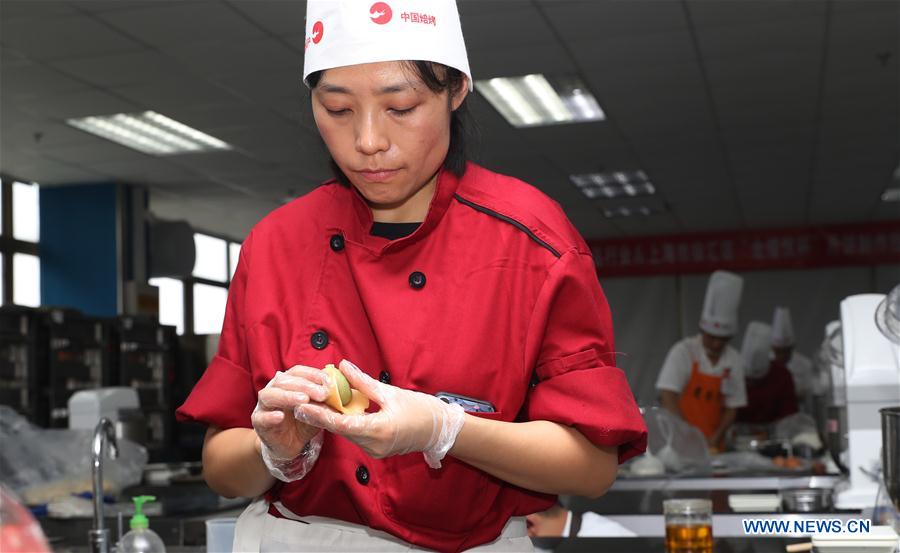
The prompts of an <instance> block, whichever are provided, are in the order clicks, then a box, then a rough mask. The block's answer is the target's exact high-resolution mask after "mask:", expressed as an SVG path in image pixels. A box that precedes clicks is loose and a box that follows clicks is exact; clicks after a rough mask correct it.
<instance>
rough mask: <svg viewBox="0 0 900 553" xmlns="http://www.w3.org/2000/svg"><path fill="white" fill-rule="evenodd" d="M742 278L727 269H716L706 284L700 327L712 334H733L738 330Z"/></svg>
mask: <svg viewBox="0 0 900 553" xmlns="http://www.w3.org/2000/svg"><path fill="white" fill-rule="evenodd" d="M743 290H744V279H743V278H741V277H739V276H737V275H736V274H734V273H729V272H727V271H716V272H714V273H713V274H712V275H710V277H709V284H707V285H706V298H705V299H704V301H703V313H702V314H701V315H700V329H701V330H702V331H704V332H706V333H707V334H711V335H713V336H719V337H726V336H734V335H735V334H737V330H738V307H740V305H741V292H743Z"/></svg>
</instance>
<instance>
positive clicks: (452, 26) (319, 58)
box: [303, 0, 473, 91]
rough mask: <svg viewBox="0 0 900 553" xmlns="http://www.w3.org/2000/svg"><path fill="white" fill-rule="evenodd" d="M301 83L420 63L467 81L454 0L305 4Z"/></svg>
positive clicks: (352, 0) (317, 1)
mask: <svg viewBox="0 0 900 553" xmlns="http://www.w3.org/2000/svg"><path fill="white" fill-rule="evenodd" d="M305 44H306V46H305V48H306V54H305V57H304V60H303V82H304V83H306V85H307V86H309V82H308V81H307V78H308V77H309V74H310V73H315V72H316V71H323V70H325V69H332V68H334V67H344V66H347V65H358V64H361V63H374V62H380V61H405V60H424V61H433V62H437V63H441V64H444V65H447V66H449V67H453V68H455V69H458V70H460V71H462V72H463V73H465V74H466V75H467V76H468V77H469V90H470V91H471V90H472V87H473V81H472V72H471V71H470V70H469V58H468V56H467V55H466V43H465V41H464V40H463V34H462V26H461V25H460V23H459V11H458V10H457V8H456V1H455V0H387V1H386V2H374V1H372V0H309V2H308V3H307V5H306V42H305Z"/></svg>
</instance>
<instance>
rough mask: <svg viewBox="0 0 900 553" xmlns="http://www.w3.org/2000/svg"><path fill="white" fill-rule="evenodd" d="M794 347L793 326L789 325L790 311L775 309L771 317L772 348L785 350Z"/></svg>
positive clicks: (780, 308) (785, 308)
mask: <svg viewBox="0 0 900 553" xmlns="http://www.w3.org/2000/svg"><path fill="white" fill-rule="evenodd" d="M793 345H794V325H792V324H791V310H790V309H788V308H787V307H776V308H775V315H774V316H773V317H772V347H776V348H787V347H790V346H793Z"/></svg>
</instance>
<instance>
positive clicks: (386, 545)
mask: <svg viewBox="0 0 900 553" xmlns="http://www.w3.org/2000/svg"><path fill="white" fill-rule="evenodd" d="M274 505H275V508H276V509H278V512H279V513H281V515H282V516H284V517H287V518H278V517H274V516H272V515H270V514H269V505H268V503H266V501H265V499H264V498H262V497H260V498H257V499H256V500H254V501H253V503H251V504H250V505H249V506H248V507H247V508H246V509H244V512H243V513H241V516H240V517H239V518H238V520H237V524H236V526H235V529H234V548H233V551H235V552H236V553H250V552H252V553H257V552H259V553H295V552H312V551H342V552H343V551H346V552H354V551H360V552H362V551H365V552H369V551H372V552H382V551H391V552H395V551H429V550H428V549H420V548H418V547H416V546H414V545H411V544H409V543H407V542H405V541H403V540H401V539H400V538H397V537H395V536H392V535H391V534H388V533H387V532H382V531H381V530H373V529H371V528H368V527H366V526H361V525H359V524H352V523H350V522H344V521H342V520H336V519H333V518H325V517H316V516H305V517H300V516H297V515H295V514H294V513H292V512H291V511H289V510H288V509H287V508H286V507H284V505H282V504H281V503H280V502H276V503H275V504H274ZM466 551H473V552H489V551H490V552H510V553H513V552H516V553H519V552H529V553H530V552H532V551H534V547H533V546H532V545H531V539H530V538H529V537H528V533H527V528H526V525H525V518H524V517H514V518H511V519H509V521H508V522H507V523H506V526H504V527H503V531H502V532H501V534H500V537H498V538H497V539H496V540H494V541H492V542H490V543H486V544H484V545H479V546H478V547H475V548H472V549H467V550H466Z"/></svg>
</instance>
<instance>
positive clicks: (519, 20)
mask: <svg viewBox="0 0 900 553" xmlns="http://www.w3.org/2000/svg"><path fill="white" fill-rule="evenodd" d="M462 30H463V36H464V37H465V41H466V48H467V49H468V51H469V55H470V56H471V57H472V58H473V59H474V58H475V57H476V56H477V55H478V52H481V51H486V50H491V49H494V48H511V47H514V46H537V45H542V44H548V43H553V42H554V41H555V39H554V37H553V34H552V33H551V31H550V28H549V27H548V26H547V24H546V23H545V22H544V19H543V18H542V17H541V15H540V13H539V12H538V11H537V10H536V9H535V8H534V7H532V6H526V5H523V6H517V9H514V10H513V9H509V10H507V11H505V12H503V14H502V15H497V14H495V13H484V14H481V15H473V16H471V17H467V18H466V19H465V20H463V21H462Z"/></svg>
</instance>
